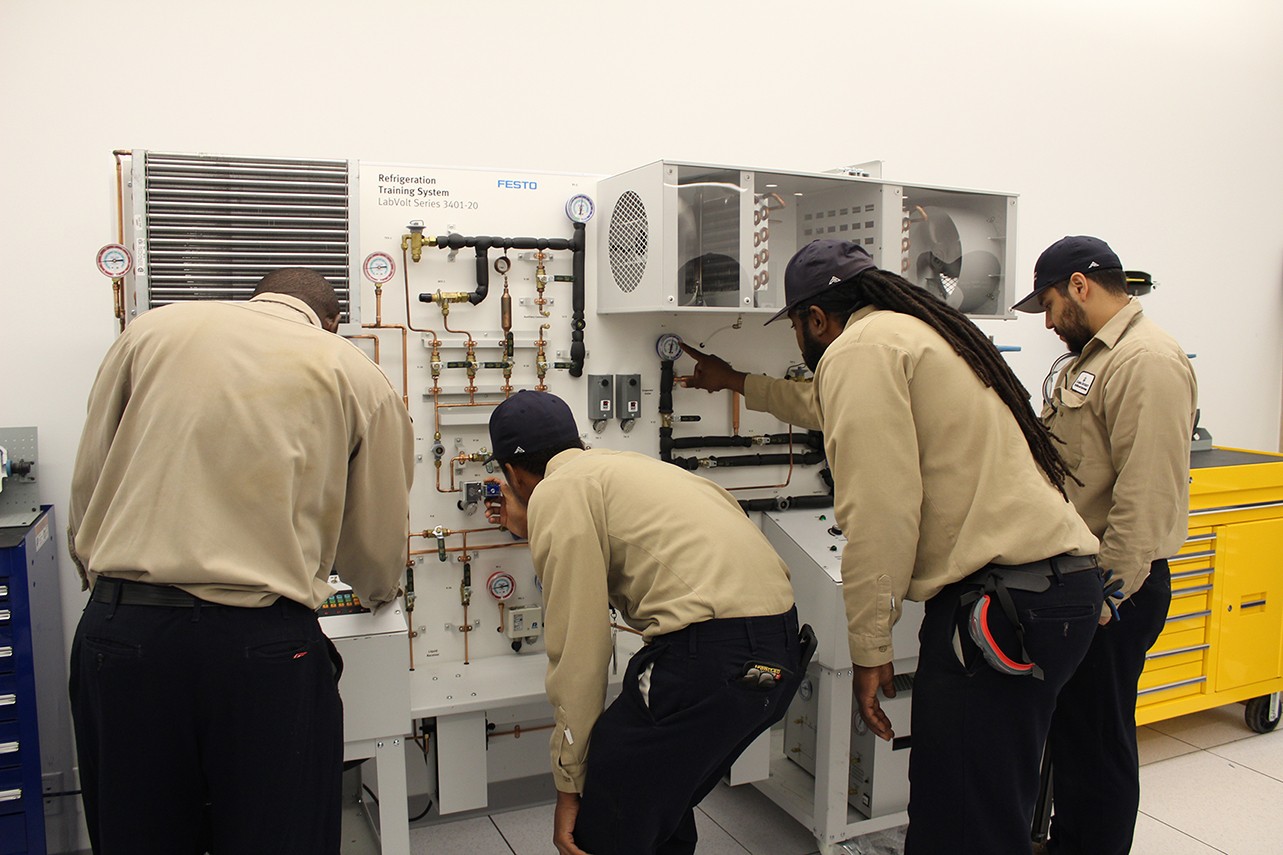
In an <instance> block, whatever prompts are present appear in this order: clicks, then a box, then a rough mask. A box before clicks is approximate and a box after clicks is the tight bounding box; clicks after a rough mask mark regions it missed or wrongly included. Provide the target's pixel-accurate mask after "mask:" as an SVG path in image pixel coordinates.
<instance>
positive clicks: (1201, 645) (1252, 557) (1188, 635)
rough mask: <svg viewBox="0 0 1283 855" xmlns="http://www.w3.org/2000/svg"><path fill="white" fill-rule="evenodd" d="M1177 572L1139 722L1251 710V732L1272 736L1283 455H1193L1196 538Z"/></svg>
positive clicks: (1148, 669) (1280, 673)
mask: <svg viewBox="0 0 1283 855" xmlns="http://www.w3.org/2000/svg"><path fill="white" fill-rule="evenodd" d="M1170 563H1171V571H1172V605H1171V608H1170V609H1169V611H1168V617H1167V626H1166V628H1165V629H1164V630H1163V633H1162V635H1160V636H1159V637H1158V641H1157V642H1155V644H1154V647H1153V649H1151V650H1150V652H1149V654H1148V655H1147V657H1146V659H1147V661H1146V664H1145V671H1144V673H1142V674H1141V678H1140V684H1139V687H1138V693H1139V694H1138V698H1137V702H1136V723H1137V724H1149V723H1150V722H1155V721H1161V720H1163V719H1166V718H1172V717H1174V716H1178V715H1184V714H1186V713H1191V712H1197V711H1199V710H1205V709H1210V708H1212V707H1218V706H1223V705H1225V704H1230V703H1235V702H1238V701H1246V702H1247V710H1246V713H1245V715H1244V718H1245V720H1246V721H1247V724H1248V725H1249V726H1250V727H1252V729H1253V730H1257V731H1259V732H1265V731H1268V730H1273V729H1274V727H1275V725H1277V724H1278V721H1279V711H1280V710H1279V707H1280V705H1279V703H1278V700H1277V698H1273V699H1272V698H1271V696H1272V695H1274V694H1275V693H1277V692H1280V691H1283V455H1279V454H1270V453H1266V452H1258V451H1242V450H1238V449H1229V448H1211V449H1208V450H1206V451H1196V452H1194V453H1193V454H1191V455H1190V518H1189V538H1188V539H1187V540H1186V541H1185V544H1184V546H1183V547H1182V548H1181V550H1180V552H1179V554H1177V555H1175V556H1174V557H1173V558H1172V559H1171V561H1170ZM1272 700H1273V703H1271V701H1272Z"/></svg>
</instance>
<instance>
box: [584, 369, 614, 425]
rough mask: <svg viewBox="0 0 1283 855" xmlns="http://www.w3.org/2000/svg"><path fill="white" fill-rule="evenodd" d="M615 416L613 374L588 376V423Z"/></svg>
mask: <svg viewBox="0 0 1283 855" xmlns="http://www.w3.org/2000/svg"><path fill="white" fill-rule="evenodd" d="M614 415H615V377H614V375H613V374H589V375H588V421H590V422H595V421H599V420H601V419H609V418H613V417H614Z"/></svg>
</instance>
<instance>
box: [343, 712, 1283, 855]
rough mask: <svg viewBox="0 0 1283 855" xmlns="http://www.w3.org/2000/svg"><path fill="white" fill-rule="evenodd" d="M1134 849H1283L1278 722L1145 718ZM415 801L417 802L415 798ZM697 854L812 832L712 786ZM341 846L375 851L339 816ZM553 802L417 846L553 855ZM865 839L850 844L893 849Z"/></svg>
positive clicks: (758, 802)
mask: <svg viewBox="0 0 1283 855" xmlns="http://www.w3.org/2000/svg"><path fill="white" fill-rule="evenodd" d="M1139 734H1140V761H1141V766H1142V768H1141V813H1140V816H1139V818H1138V820H1137V823H1136V843H1135V846H1134V847H1133V849H1132V852H1133V853H1134V855H1215V853H1226V855H1258V853H1268V852H1280V851H1283V730H1280V731H1277V732H1275V733H1269V734H1261V735H1258V734H1255V733H1253V732H1252V731H1251V730H1249V729H1248V728H1247V726H1246V725H1245V724H1244V723H1243V707H1242V706H1240V705H1237V704H1235V705H1232V706H1228V707H1222V708H1220V709H1215V710H1209V711H1206V712H1201V713H1196V714H1194V715H1189V716H1184V717H1182V718H1178V719H1172V720H1170V721H1163V722H1158V723H1157V724H1153V725H1150V726H1148V727H1142V728H1141V729H1140V731H1139ZM412 807H413V805H412ZM696 816H697V820H698V825H699V832H700V844H699V852H700V855H812V853H815V852H817V851H818V849H817V847H816V843H815V840H814V839H813V838H812V837H811V836H810V835H809V834H808V833H807V832H806V831H805V830H804V829H803V828H802V827H801V826H800V825H799V824H798V823H797V822H795V821H794V820H793V819H792V817H790V816H789V815H788V814H786V813H785V812H784V811H783V810H781V809H780V808H778V807H777V806H776V805H775V804H774V803H773V802H771V801H770V800H769V799H767V798H766V797H765V796H763V795H762V794H761V793H759V792H758V791H757V790H756V789H754V788H753V787H751V786H745V787H736V788H733V789H732V788H730V787H727V786H725V785H722V786H720V787H718V788H717V789H716V790H714V791H713V792H712V793H711V794H710V795H709V796H708V798H707V799H705V800H704V803H703V804H702V805H700V809H699V811H698V812H697V814H696ZM345 830H348V831H350V832H351V833H349V834H347V835H346V839H347V840H348V841H349V842H348V843H347V844H346V845H345V847H344V849H343V852H344V855H372V853H377V851H378V850H377V847H376V846H375V845H374V844H373V842H372V839H371V838H370V835H369V834H368V833H365V834H363V833H362V831H363V830H362V829H360V828H358V827H357V826H356V824H355V823H350V822H345ZM551 839H552V807H551V805H539V806H536V807H530V808H524V809H521V810H514V811H509V812H506V813H496V814H493V815H491V816H481V817H473V818H469V819H463V820H458V821H456V822H447V823H441V824H437V825H431V826H421V827H412V828H411V831H410V851H411V852H412V853H413V855H455V854H456V853H467V855H552V853H555V850H554V849H553V846H552V843H551ZM885 845H886V844H885V843H884V844H882V845H881V846H874V845H873V842H872V841H868V842H866V843H864V844H860V845H858V846H853V847H852V851H853V853H855V852H870V853H871V852H878V853H881V852H897V851H899V850H898V849H897V848H895V847H894V846H891V847H890V848H882V847H883V846H885Z"/></svg>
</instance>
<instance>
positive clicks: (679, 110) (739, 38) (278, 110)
mask: <svg viewBox="0 0 1283 855" xmlns="http://www.w3.org/2000/svg"><path fill="white" fill-rule="evenodd" d="M1280 33H1283V6H1280V5H1279V4H1277V3H1275V2H1271V1H1270V0H1221V2H1219V3H1216V4H1211V3H1194V2H1188V0H1074V2H1041V3H1030V2H1022V0H972V2H968V3H957V2H951V0H919V2H917V3H913V4H908V3H899V2H881V3H868V2H866V3H851V2H834V0H816V2H812V3H810V4H800V5H789V4H784V3H778V2H776V3H766V2H760V0H741V1H740V2H720V3H717V2H708V3H694V2H690V0H685V2H673V0H657V2H650V3H645V4H642V3H637V4H627V5H625V4H618V3H608V2H571V0H551V2H544V3H530V2H514V1H513V0H509V2H489V3H484V2H483V3H472V4H461V3H449V4H447V3H431V2H420V3H410V2H402V3H393V2H387V0H365V2H362V3H351V2H337V0H312V2H307V3H301V2H295V0H288V2H263V0H258V2H244V0H225V2H221V3H217V4H199V5H198V4H187V3H176V2H172V0H152V2H144V0H117V2H114V3H99V2H89V0H73V1H72V2H60V3H49V2H42V0H4V2H0V116H2V117H3V119H2V120H0V121H2V122H3V125H2V126H0V127H2V130H0V163H4V164H5V174H4V178H3V183H2V184H0V186H2V187H3V192H2V193H0V200H3V204H0V259H3V262H4V263H3V265H0V297H2V303H0V307H2V308H0V424H3V425H37V426H38V427H39V429H40V438H41V444H40V445H41V448H40V458H41V459H40V463H41V469H40V471H41V476H42V499H43V501H45V502H52V503H53V504H55V505H57V506H59V508H60V509H62V508H65V505H66V501H67V491H68V484H69V479H70V470H71V466H72V462H73V458H74V454H75V449H76V442H77V439H78V436H79V432H80V428H81V421H82V418H83V417H82V412H83V407H84V401H85V397H86V394H87V392H88V389H89V385H90V383H91V381H92V379H93V374H94V371H95V369H96V367H97V365H98V362H99V359H100V357H101V355H102V353H103V351H104V350H105V349H106V348H107V346H108V345H109V343H110V342H111V340H112V337H113V319H112V317H111V310H112V303H111V295H110V288H109V283H108V280H106V279H105V278H103V277H102V276H101V275H100V274H99V273H98V272H97V271H96V270H95V268H94V253H95V251H96V250H97V248H98V247H99V246H101V245H102V244H104V243H107V242H109V241H111V240H114V239H115V234H116V223H115V198H114V189H115V187H114V182H115V175H114V168H113V161H112V156H111V152H112V150H113V149H116V148H131V147H138V148H147V149H155V150H161V151H208V152H218V153H229V154H249V155H280V156H318V157H348V158H356V159H364V160H380V161H399V162H408V163H424V164H441V165H451V166H495V167H516V168H527V169H533V170H541V171H575V172H592V173H613V172H619V171H623V170H625V169H628V168H631V167H633V166H636V165H640V164H642V163H646V162H649V161H652V160H656V159H659V158H661V157H667V158H673V159H686V160H696V161H708V162H716V163H728V164H736V165H744V166H750V167H777V168H785V169H797V170H815V171H820V170H824V169H827V168H830V167H833V166H837V165H842V164H847V163H853V162H858V161H862V160H869V159H882V160H884V161H885V163H886V171H885V175H886V176H887V177H890V178H895V179H902V180H906V181H911V182H921V183H934V184H950V185H956V186H964V187H978V188H987V189H997V190H1005V191H1010V192H1015V193H1019V194H1020V197H1021V198H1020V212H1019V219H1018V235H1019V244H1018V258H1019V266H1020V271H1021V276H1022V279H1021V282H1020V290H1021V291H1023V290H1024V289H1025V288H1027V286H1028V280H1029V278H1030V275H1031V271H1032V267H1033V262H1034V259H1035V258H1036V257H1037V255H1038V253H1039V252H1040V251H1041V250H1042V249H1043V247H1045V246H1046V245H1047V244H1049V243H1050V242H1051V241H1053V240H1055V239H1057V238H1059V237H1061V236H1062V235H1065V234H1070V233H1089V234H1097V235H1100V236H1102V237H1104V238H1106V239H1107V240H1108V241H1109V242H1110V243H1111V244H1112V245H1113V247H1114V248H1115V249H1116V250H1117V251H1118V252H1119V254H1120V255H1121V257H1122V259H1123V261H1124V263H1125V264H1126V265H1127V266H1128V267H1131V268H1139V269H1144V270H1148V271H1149V272H1151V273H1152V274H1154V276H1155V278H1156V279H1157V280H1158V281H1159V282H1160V283H1161V288H1160V289H1159V290H1157V291H1156V292H1155V293H1154V294H1152V295H1151V296H1149V297H1147V298H1145V302H1146V308H1147V311H1148V312H1149V313H1150V314H1151V315H1152V316H1153V317H1155V318H1156V319H1157V320H1158V321H1159V323H1161V324H1162V325H1164V326H1165V327H1167V328H1168V329H1169V330H1170V331H1171V332H1173V333H1174V334H1175V335H1176V336H1177V338H1179V339H1180V340H1181V342H1182V343H1183V344H1184V345H1185V347H1186V349H1187V350H1189V351H1190V352H1193V353H1197V354H1198V358H1197V359H1196V360H1195V363H1194V364H1195V367H1196V369H1197V371H1198V373H1199V379H1200V385H1201V390H1200V391H1201V398H1202V408H1203V413H1204V423H1205V424H1207V425H1208V426H1209V427H1210V428H1211V429H1212V431H1213V433H1214V435H1215V437H1216V440H1217V442H1218V443H1221V444H1227V445H1233V446H1242V447H1251V448H1263V449H1274V448H1277V447H1278V442H1279V425H1280V416H1281V414H1280V388H1281V387H1283V353H1281V350H1280V336H1279V330H1280V321H1283V288H1280V284H1281V283H1280V279H1281V271H1283V228H1281V226H1283V212H1281V210H1280V201H1279V200H1280V198H1283V157H1280V153H1281V152H1283V109H1280V93H1283V52H1280V51H1279V50H1278V47H1277V39H1278V36H1279V34H1280ZM1027 272H1028V273H1027ZM986 328H987V329H988V330H989V331H990V332H992V333H993V334H994V335H995V336H996V338H997V339H998V341H999V342H1000V343H1004V344H1018V345H1022V346H1023V347H1024V351H1023V352H1022V353H1019V354H1014V355H1012V357H1011V361H1012V364H1013V365H1014V366H1015V367H1016V370H1017V371H1018V372H1019V373H1020V375H1021V377H1022V379H1024V381H1025V383H1026V385H1027V386H1028V387H1029V388H1030V389H1031V391H1035V396H1037V392H1036V387H1037V386H1038V384H1040V383H1041V381H1042V377H1043V375H1044V373H1045V371H1046V368H1047V365H1048V364H1049V363H1050V361H1051V359H1052V358H1053V356H1054V355H1055V353H1056V350H1057V347H1056V345H1058V342H1056V341H1055V340H1054V337H1052V336H1051V335H1050V334H1049V333H1047V332H1046V331H1045V330H1043V329H1042V325H1041V319H1040V318H1037V317H1024V318H1022V319H1020V320H1019V321H1016V322H994V323H990V324H986ZM177 474H179V475H181V473H177ZM63 566H64V568H65V571H66V573H67V574H69V578H68V582H69V581H70V574H71V569H70V565H69V563H68V562H67V561H66V556H65V554H64V555H63ZM66 587H67V589H68V592H67V595H66V608H65V614H66V625H67V627H68V632H70V629H71V628H72V627H73V626H74V623H75V619H76V616H77V613H78V611H79V608H80V606H81V604H82V603H83V595H80V594H79V593H78V592H76V591H74V587H75V586H74V585H72V584H67V586H66Z"/></svg>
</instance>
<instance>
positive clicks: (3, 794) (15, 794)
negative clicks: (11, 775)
mask: <svg viewBox="0 0 1283 855" xmlns="http://www.w3.org/2000/svg"><path fill="white" fill-rule="evenodd" d="M20 798H22V790H0V802H16V801H18V799H20Z"/></svg>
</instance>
